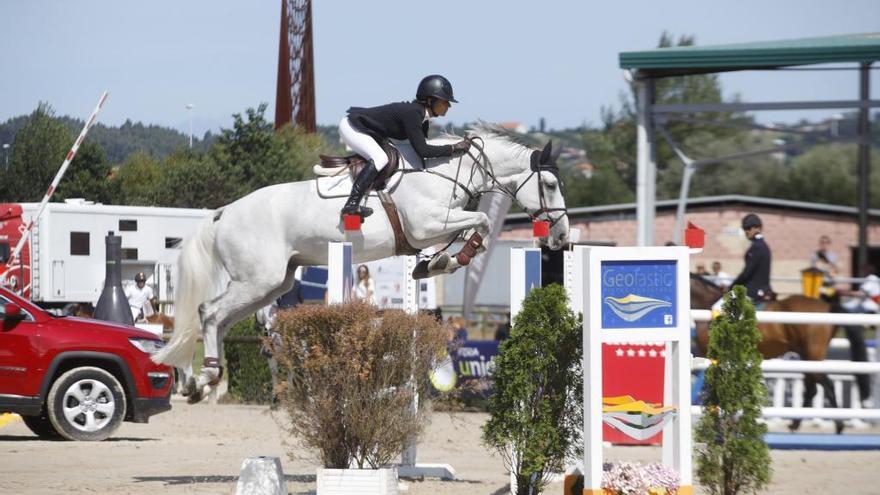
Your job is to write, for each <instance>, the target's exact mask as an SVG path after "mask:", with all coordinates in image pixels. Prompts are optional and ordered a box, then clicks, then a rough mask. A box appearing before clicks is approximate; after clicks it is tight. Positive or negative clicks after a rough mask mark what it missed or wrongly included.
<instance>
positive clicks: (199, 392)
mask: <svg viewBox="0 0 880 495" xmlns="http://www.w3.org/2000/svg"><path fill="white" fill-rule="evenodd" d="M204 398H205V393H204V388H203V387H199V388H196V389H195V390H193V391H192V393H191V394H190V395H189V396H188V397H187V398H186V402H187V404H198V403H199V402H201V401H202V399H204Z"/></svg>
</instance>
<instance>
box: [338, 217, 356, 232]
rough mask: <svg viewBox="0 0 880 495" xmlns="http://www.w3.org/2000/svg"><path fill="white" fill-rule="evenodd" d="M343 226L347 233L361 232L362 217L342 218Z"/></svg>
mask: <svg viewBox="0 0 880 495" xmlns="http://www.w3.org/2000/svg"><path fill="white" fill-rule="evenodd" d="M342 226H343V228H345V230H346V231H349V230H361V216H360V215H343V216H342Z"/></svg>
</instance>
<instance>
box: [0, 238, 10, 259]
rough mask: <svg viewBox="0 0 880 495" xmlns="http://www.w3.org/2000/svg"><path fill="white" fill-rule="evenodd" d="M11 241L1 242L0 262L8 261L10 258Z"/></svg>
mask: <svg viewBox="0 0 880 495" xmlns="http://www.w3.org/2000/svg"><path fill="white" fill-rule="evenodd" d="M9 253H10V251H9V243H8V242H0V263H6V262H7V261H8V260H9Z"/></svg>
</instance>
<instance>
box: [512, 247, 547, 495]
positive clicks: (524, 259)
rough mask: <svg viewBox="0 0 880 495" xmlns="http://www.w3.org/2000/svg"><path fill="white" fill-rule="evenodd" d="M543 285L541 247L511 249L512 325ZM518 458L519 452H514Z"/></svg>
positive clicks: (514, 482)
mask: <svg viewBox="0 0 880 495" xmlns="http://www.w3.org/2000/svg"><path fill="white" fill-rule="evenodd" d="M540 286H541V249H540V248H520V247H515V248H511V249H510V327H511V330H512V329H513V320H514V318H516V315H518V314H519V312H520V310H521V309H522V305H523V301H524V300H525V298H526V296H527V295H529V292H531V291H532V289H534V288H535V287H540ZM512 456H513V458H514V459H515V462H516V459H517V453H516V451H514V452H513V453H512ZM516 490H517V483H516V476H514V473H513V471H512V470H511V471H510V493H511V494H515V493H516Z"/></svg>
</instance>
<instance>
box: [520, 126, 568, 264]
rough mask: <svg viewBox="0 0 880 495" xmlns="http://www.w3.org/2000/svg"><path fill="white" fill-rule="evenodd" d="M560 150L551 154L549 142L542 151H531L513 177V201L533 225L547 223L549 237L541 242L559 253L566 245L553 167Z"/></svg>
mask: <svg viewBox="0 0 880 495" xmlns="http://www.w3.org/2000/svg"><path fill="white" fill-rule="evenodd" d="M561 150H562V148H561V147H560V148H559V149H557V150H556V151H553V142H552V141H549V142H548V143H547V145H546V146H544V149H542V150H533V151H532V152H531V153H530V154H529V155H528V168H526V169H525V170H523V171H522V172H521V173H519V174H518V175H516V176H514V187H515V189H514V195H515V198H516V201H518V202H519V204H520V205H521V206H522V207H523V209H525V210H526V213H528V214H529V216H531V217H532V220H533V221H534V220H545V221H548V222H550V235H549V236H547V237H545V238H542V239H541V243H542V244H546V245H547V246H549V247H550V249H560V248H561V247H562V246H564V245H565V243H566V242H568V213H567V211H566V208H565V197H564V195H563V194H564V190H563V186H562V177H561V176H560V175H559V167H558V166H557V165H556V159H557V158H558V157H559V152H560V151H561Z"/></svg>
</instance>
